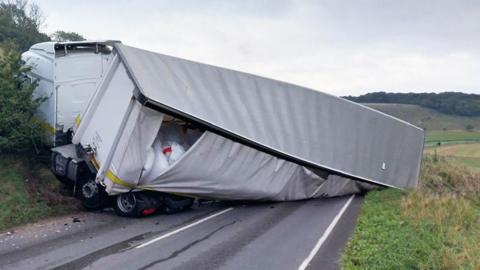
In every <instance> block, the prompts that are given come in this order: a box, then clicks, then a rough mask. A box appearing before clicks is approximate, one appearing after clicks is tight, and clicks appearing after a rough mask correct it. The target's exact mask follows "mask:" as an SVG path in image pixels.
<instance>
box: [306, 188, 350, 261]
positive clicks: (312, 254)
mask: <svg viewBox="0 0 480 270" xmlns="http://www.w3.org/2000/svg"><path fill="white" fill-rule="evenodd" d="M354 197H355V194H352V196H350V199H348V201H347V202H346V203H345V204H344V205H343V207H342V209H340V212H338V214H337V215H336V216H335V218H334V219H333V220H332V222H331V223H330V225H328V227H327V229H326V230H325V232H324V233H323V235H322V236H321V237H320V239H318V241H317V243H316V244H315V246H314V247H313V249H312V250H311V251H310V254H308V257H307V258H305V260H303V262H302V264H300V266H299V267H298V270H305V269H306V268H307V267H308V265H309V264H310V262H311V261H312V259H313V258H314V257H315V255H316V254H317V252H318V251H319V250H320V248H321V247H322V245H323V243H324V242H325V240H327V238H328V236H329V235H330V233H332V231H333V228H335V226H336V225H337V223H338V221H339V220H340V218H341V217H342V216H343V213H345V211H346V210H347V208H348V206H349V205H350V203H351V202H352V201H353V198H354Z"/></svg>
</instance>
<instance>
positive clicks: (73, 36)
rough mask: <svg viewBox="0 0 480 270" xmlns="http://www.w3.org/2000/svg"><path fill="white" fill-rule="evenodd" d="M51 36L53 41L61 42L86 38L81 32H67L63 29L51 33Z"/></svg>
mask: <svg viewBox="0 0 480 270" xmlns="http://www.w3.org/2000/svg"><path fill="white" fill-rule="evenodd" d="M50 38H51V39H52V40H53V41H59V42H64V41H81V40H85V38H84V37H83V36H82V35H80V34H79V33H75V32H65V31H61V30H60V31H56V32H55V33H53V34H51V35H50Z"/></svg>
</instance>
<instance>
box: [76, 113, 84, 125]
mask: <svg viewBox="0 0 480 270" xmlns="http://www.w3.org/2000/svg"><path fill="white" fill-rule="evenodd" d="M80 122H82V119H81V118H80V114H79V115H77V117H75V126H77V127H78V126H80Z"/></svg>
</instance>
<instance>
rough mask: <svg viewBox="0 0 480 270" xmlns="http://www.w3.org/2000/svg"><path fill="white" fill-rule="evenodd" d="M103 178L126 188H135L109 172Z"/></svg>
mask: <svg viewBox="0 0 480 270" xmlns="http://www.w3.org/2000/svg"><path fill="white" fill-rule="evenodd" d="M105 176H106V177H107V178H108V179H110V180H111V181H112V182H113V183H115V184H117V185H120V186H123V187H126V188H135V185H134V184H131V183H128V182H125V181H123V180H122V179H120V178H119V177H118V176H116V175H115V174H114V173H113V172H112V171H111V170H108V171H107V173H106V175H105Z"/></svg>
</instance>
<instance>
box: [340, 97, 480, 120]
mask: <svg viewBox="0 0 480 270" xmlns="http://www.w3.org/2000/svg"><path fill="white" fill-rule="evenodd" d="M344 98H346V99H348V100H351V101H354V102H359V103H400V104H412V105H419V106H422V107H426V108H430V109H434V110H436V111H439V112H442V113H445V114H453V115H460V116H480V95H476V94H466V93H461V92H443V93H438V94H437V93H386V92H373V93H368V94H365V95H360V96H357V97H355V96H346V97H344Z"/></svg>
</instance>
